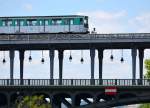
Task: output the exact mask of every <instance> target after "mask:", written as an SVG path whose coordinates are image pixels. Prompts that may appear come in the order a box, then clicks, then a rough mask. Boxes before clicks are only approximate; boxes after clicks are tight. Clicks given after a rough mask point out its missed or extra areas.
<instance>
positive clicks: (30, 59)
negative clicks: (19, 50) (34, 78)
mask: <svg viewBox="0 0 150 108" xmlns="http://www.w3.org/2000/svg"><path fill="white" fill-rule="evenodd" d="M28 59H29V62H31V61H32V57H31V51H30V53H29V58H28Z"/></svg>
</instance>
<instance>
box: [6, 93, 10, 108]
mask: <svg viewBox="0 0 150 108" xmlns="http://www.w3.org/2000/svg"><path fill="white" fill-rule="evenodd" d="M10 105H11V101H10V94H9V93H8V94H7V108H11V106H10Z"/></svg>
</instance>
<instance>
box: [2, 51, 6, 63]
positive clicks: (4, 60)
mask: <svg viewBox="0 0 150 108" xmlns="http://www.w3.org/2000/svg"><path fill="white" fill-rule="evenodd" d="M3 56H4V58H3V60H2V62H3V64H5V63H6V59H5V51H3Z"/></svg>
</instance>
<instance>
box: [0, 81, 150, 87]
mask: <svg viewBox="0 0 150 108" xmlns="http://www.w3.org/2000/svg"><path fill="white" fill-rule="evenodd" d="M10 85H13V86H20V85H23V86H99V85H101V86H137V85H138V86H139V85H140V86H150V79H143V80H140V79H102V80H101V79H62V80H60V79H23V80H20V79H0V86H10Z"/></svg>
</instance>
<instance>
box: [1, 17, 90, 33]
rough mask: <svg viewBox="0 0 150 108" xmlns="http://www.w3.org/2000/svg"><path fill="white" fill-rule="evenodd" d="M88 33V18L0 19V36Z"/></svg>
mask: <svg viewBox="0 0 150 108" xmlns="http://www.w3.org/2000/svg"><path fill="white" fill-rule="evenodd" d="M17 33H88V16H81V15H68V16H23V17H0V34H17Z"/></svg>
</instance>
